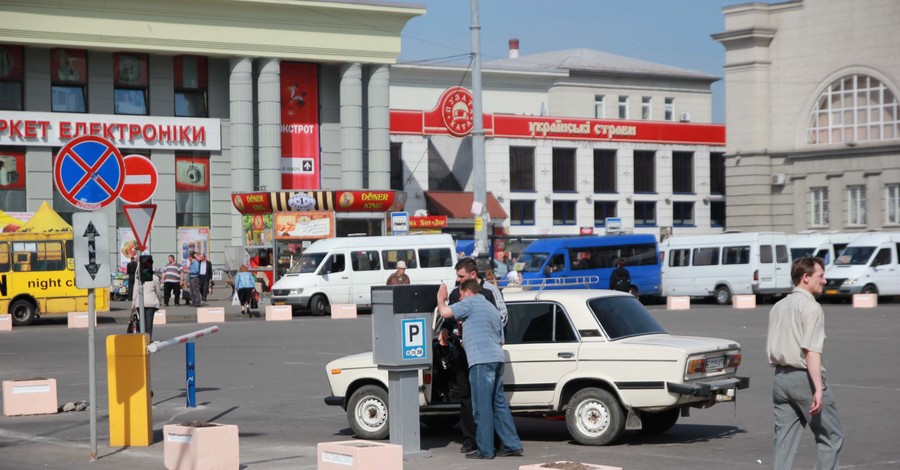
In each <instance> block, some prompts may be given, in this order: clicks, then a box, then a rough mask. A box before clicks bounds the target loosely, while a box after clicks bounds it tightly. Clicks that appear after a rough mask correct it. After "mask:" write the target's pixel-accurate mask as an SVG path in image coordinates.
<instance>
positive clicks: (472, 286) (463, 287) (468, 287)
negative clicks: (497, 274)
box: [459, 279, 481, 294]
mask: <svg viewBox="0 0 900 470" xmlns="http://www.w3.org/2000/svg"><path fill="white" fill-rule="evenodd" d="M459 291H460V292H462V291H468V292H471V293H473V294H480V293H481V283H480V282H478V280H477V279H466V280H465V281H463V282H462V283H461V284H460V285H459Z"/></svg>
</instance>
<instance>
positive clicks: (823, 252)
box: [788, 233, 859, 268]
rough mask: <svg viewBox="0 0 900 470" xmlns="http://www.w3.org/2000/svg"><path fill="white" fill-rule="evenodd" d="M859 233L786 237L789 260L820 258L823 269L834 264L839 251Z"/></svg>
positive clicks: (803, 234) (809, 234)
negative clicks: (789, 247) (789, 249)
mask: <svg viewBox="0 0 900 470" xmlns="http://www.w3.org/2000/svg"><path fill="white" fill-rule="evenodd" d="M857 236H859V233H801V234H797V235H793V236H791V235H788V239H789V240H790V242H789V243H790V246H791V259H797V258H802V257H804V256H815V257H817V258H822V260H823V261H824V262H825V268H828V267H829V266H831V265H832V264H834V260H835V258H837V256H838V255H840V254H841V250H843V249H844V248H846V247H847V245H848V244H850V242H851V241H853V239H854V238H856V237H857Z"/></svg>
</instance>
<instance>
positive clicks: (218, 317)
mask: <svg viewBox="0 0 900 470" xmlns="http://www.w3.org/2000/svg"><path fill="white" fill-rule="evenodd" d="M224 321H225V307H198V308H197V323H223V322H224Z"/></svg>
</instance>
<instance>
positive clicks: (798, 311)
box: [766, 257, 844, 470]
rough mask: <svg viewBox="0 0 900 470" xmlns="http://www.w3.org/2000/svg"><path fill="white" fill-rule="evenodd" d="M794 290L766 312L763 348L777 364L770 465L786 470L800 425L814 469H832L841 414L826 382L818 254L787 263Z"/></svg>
mask: <svg viewBox="0 0 900 470" xmlns="http://www.w3.org/2000/svg"><path fill="white" fill-rule="evenodd" d="M791 280H792V281H793V282H794V290H793V291H792V292H791V293H790V294H789V295H788V296H787V297H785V298H784V299H781V300H780V301H779V302H778V303H776V304H775V305H774V306H773V307H772V310H771V311H770V312H769V335H768V340H767V342H766V352H767V353H768V355H769V363H770V364H772V365H773V366H775V379H774V383H773V391H772V402H773V404H774V407H775V439H774V450H773V453H772V468H773V469H776V470H781V469H790V468H791V467H792V466H793V464H794V454H796V452H797V446H798V445H799V444H800V436H801V435H802V434H803V429H805V428H806V426H807V425H809V427H810V429H812V431H813V434H814V435H815V438H816V444H817V445H818V448H819V456H818V463H817V465H816V468H817V469H834V468H837V466H838V460H839V454H840V452H841V447H842V446H843V443H844V433H843V429H842V428H843V427H842V425H841V417H840V415H838V411H837V406H836V405H835V403H834V397H832V395H831V390H830V389H829V388H828V386H827V385H826V384H825V375H824V372H825V368H824V367H822V349H823V348H824V346H825V313H824V312H823V311H822V306H821V305H819V303H818V302H816V296H818V295H821V294H822V286H824V285H825V266H824V264H823V262H822V260H821V259H820V258H809V257H806V258H799V259H797V260H795V261H794V263H793V265H791Z"/></svg>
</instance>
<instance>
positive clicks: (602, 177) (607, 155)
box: [594, 149, 617, 193]
mask: <svg viewBox="0 0 900 470" xmlns="http://www.w3.org/2000/svg"><path fill="white" fill-rule="evenodd" d="M616 176H617V175H616V151H615V150H607V149H596V150H594V192H595V193H614V192H616Z"/></svg>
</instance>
